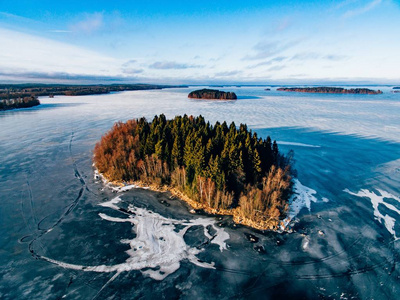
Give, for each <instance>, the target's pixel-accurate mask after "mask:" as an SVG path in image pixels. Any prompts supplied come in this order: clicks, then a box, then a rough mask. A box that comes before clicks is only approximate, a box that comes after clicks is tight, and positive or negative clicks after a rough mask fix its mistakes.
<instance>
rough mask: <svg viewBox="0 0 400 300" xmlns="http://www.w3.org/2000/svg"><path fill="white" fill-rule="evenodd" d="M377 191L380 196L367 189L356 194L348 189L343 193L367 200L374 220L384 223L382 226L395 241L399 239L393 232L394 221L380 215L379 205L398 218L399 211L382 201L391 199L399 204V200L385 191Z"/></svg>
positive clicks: (391, 218)
mask: <svg viewBox="0 0 400 300" xmlns="http://www.w3.org/2000/svg"><path fill="white" fill-rule="evenodd" d="M377 190H378V192H379V194H380V195H378V194H376V193H375V192H373V191H369V190H367V189H362V190H360V191H359V192H358V193H353V192H351V191H350V190H348V189H345V190H344V191H345V192H347V193H349V194H350V195H353V196H357V197H363V198H369V199H370V200H371V203H372V207H373V209H374V216H375V219H377V220H378V221H379V222H380V223H381V224H382V221H384V225H385V227H386V229H387V230H388V231H389V232H390V233H391V234H392V235H393V237H394V238H395V239H398V238H399V237H397V235H396V232H395V230H394V226H395V223H396V219H395V218H394V217H391V216H389V215H388V214H383V213H381V212H380V210H379V205H380V204H381V205H384V206H386V208H388V209H389V210H391V211H392V212H394V213H397V215H398V216H400V210H399V209H397V208H396V207H395V206H394V205H392V204H390V203H387V202H385V200H384V199H385V198H387V199H393V200H396V201H398V202H400V198H399V197H397V196H395V195H392V194H390V193H388V192H386V191H383V190H380V189H377Z"/></svg>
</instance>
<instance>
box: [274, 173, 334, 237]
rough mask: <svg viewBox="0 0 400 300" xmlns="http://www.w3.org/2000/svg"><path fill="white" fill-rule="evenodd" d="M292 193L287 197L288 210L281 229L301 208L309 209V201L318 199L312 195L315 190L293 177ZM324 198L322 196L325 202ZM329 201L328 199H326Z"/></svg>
mask: <svg viewBox="0 0 400 300" xmlns="http://www.w3.org/2000/svg"><path fill="white" fill-rule="evenodd" d="M293 182H294V186H293V195H292V197H290V199H289V212H288V214H287V217H286V219H284V220H283V225H282V226H281V229H282V230H284V229H285V228H286V227H287V225H288V224H289V223H290V221H291V220H293V219H294V218H295V217H296V216H297V215H298V214H299V213H300V211H301V210H302V209H303V208H307V209H308V211H311V202H318V199H317V198H316V197H315V196H314V195H315V194H317V192H316V191H315V190H313V189H311V188H309V187H307V186H305V185H303V184H301V182H300V181H299V180H298V179H294V180H293ZM325 199H326V198H323V199H322V201H323V202H327V201H326V200H328V199H326V200H325ZM328 201H329V200H328Z"/></svg>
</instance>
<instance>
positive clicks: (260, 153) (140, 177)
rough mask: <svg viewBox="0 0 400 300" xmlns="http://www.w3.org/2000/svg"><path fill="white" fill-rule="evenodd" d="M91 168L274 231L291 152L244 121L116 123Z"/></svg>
mask: <svg viewBox="0 0 400 300" xmlns="http://www.w3.org/2000/svg"><path fill="white" fill-rule="evenodd" d="M94 164H95V167H96V168H97V170H98V171H99V172H100V173H101V174H102V175H103V176H104V177H105V178H106V179H107V180H109V181H111V182H114V183H119V184H121V183H125V184H127V183H135V184H138V185H142V186H150V187H152V188H153V189H158V190H160V189H161V190H169V191H171V193H172V194H174V195H176V196H178V197H179V198H181V199H183V200H185V201H186V202H187V203H189V204H190V205H191V206H192V207H193V208H195V209H204V210H205V211H206V212H209V213H213V214H224V215H232V216H233V219H234V221H235V222H237V223H241V224H244V225H248V226H251V227H254V228H258V229H277V228H278V227H279V226H280V225H281V220H282V219H283V218H284V217H285V216H286V213H287V210H288V206H289V204H288V201H289V197H290V195H291V194H292V168H291V155H289V156H288V157H286V156H284V155H282V154H281V153H279V151H278V145H277V144H276V142H275V141H274V142H272V141H271V138H270V137H267V138H266V139H262V138H259V137H258V136H257V134H256V133H253V132H252V131H251V130H248V129H247V126H246V125H244V124H240V126H239V128H236V126H235V124H234V123H233V122H232V123H231V124H230V125H229V126H228V125H227V123H226V122H223V123H222V124H221V123H219V122H217V123H215V125H210V123H209V122H207V123H206V122H205V120H204V118H203V117H202V116H199V117H193V116H190V117H188V116H187V115H184V116H183V117H182V116H177V117H175V118H174V119H173V120H167V119H166V118H165V116H164V115H160V116H155V117H154V119H153V120H152V122H148V121H147V120H146V119H145V118H141V119H134V120H130V121H127V122H126V123H121V122H118V123H116V124H115V125H114V126H113V128H112V129H111V130H110V131H109V132H107V133H106V134H105V135H104V136H103V137H102V138H101V140H100V141H99V142H98V143H97V144H96V146H95V149H94Z"/></svg>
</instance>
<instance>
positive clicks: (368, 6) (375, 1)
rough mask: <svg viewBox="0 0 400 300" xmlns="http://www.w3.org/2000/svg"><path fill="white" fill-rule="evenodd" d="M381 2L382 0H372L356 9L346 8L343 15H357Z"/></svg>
mask: <svg viewBox="0 0 400 300" xmlns="http://www.w3.org/2000/svg"><path fill="white" fill-rule="evenodd" d="M381 3H382V0H373V1H372V2H370V3H368V4H367V5H365V6H363V7H360V8H357V9H352V10H348V11H347V12H346V13H345V14H344V15H343V17H344V18H351V17H355V16H358V15H362V14H364V13H366V12H368V11H370V10H372V9H374V8H375V7H377V6H378V5H379V4H381Z"/></svg>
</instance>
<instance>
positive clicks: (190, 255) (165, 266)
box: [42, 197, 229, 280]
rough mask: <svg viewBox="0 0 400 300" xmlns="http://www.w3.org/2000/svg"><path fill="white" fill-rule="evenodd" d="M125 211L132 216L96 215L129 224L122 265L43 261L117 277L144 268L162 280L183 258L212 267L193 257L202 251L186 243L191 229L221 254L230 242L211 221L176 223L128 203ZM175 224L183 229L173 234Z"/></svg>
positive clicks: (115, 201) (113, 206)
mask: <svg viewBox="0 0 400 300" xmlns="http://www.w3.org/2000/svg"><path fill="white" fill-rule="evenodd" d="M119 202H121V198H120V197H115V198H113V199H111V200H110V201H107V202H104V203H101V204H100V205H101V206H103V207H107V208H111V209H113V210H119V207H118V206H117V204H118V203H119ZM128 212H130V213H132V214H131V215H130V216H128V217H127V218H115V217H111V216H108V215H107V214H105V213H100V214H99V216H100V217H101V218H102V219H103V220H106V221H110V222H128V223H131V224H132V226H133V231H134V232H135V233H136V237H135V238H133V239H123V240H121V241H120V242H121V243H123V244H129V246H130V249H129V250H127V251H126V253H127V254H128V255H129V258H128V259H127V260H126V261H125V262H123V263H120V264H116V265H110V266H107V265H99V266H83V265H75V264H69V263H65V262H62V261H57V260H54V259H51V258H48V257H42V258H43V259H44V260H46V261H48V262H51V263H54V264H56V265H59V266H61V267H63V268H68V269H73V270H82V271H86V272H99V273H109V272H117V273H116V274H119V273H121V272H124V271H131V270H140V271H141V270H143V269H146V270H143V271H141V272H142V273H143V274H145V275H147V276H150V277H151V278H153V279H155V280H163V279H164V278H165V277H167V276H168V275H169V274H172V273H174V272H175V271H176V270H178V269H179V268H180V261H182V260H184V259H187V260H188V261H190V262H191V263H193V264H195V265H197V266H200V267H203V268H214V263H207V262H203V261H200V260H199V259H198V258H197V256H196V255H197V254H199V253H200V252H201V251H203V250H204V249H198V248H196V247H190V246H188V245H187V244H186V243H185V240H184V235H185V233H186V231H187V230H188V229H189V228H190V227H192V226H198V225H200V226H203V227H204V234H205V236H206V237H207V238H209V239H210V242H211V243H212V244H216V245H218V246H219V249H220V251H223V250H226V249H227V248H226V243H225V241H226V240H228V239H229V234H228V233H227V232H225V230H224V229H223V228H220V227H219V226H217V225H216V221H214V220H213V219H211V218H198V219H194V220H175V219H171V218H166V217H163V216H161V215H160V214H157V213H154V212H152V211H149V210H147V209H145V208H139V207H134V206H133V205H131V204H130V205H129V207H128ZM176 225H181V226H182V225H183V228H181V229H179V230H178V231H176ZM209 226H211V227H212V228H213V229H214V230H215V234H214V235H213V236H212V235H211V234H210V233H209V231H208V229H207V227H209Z"/></svg>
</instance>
